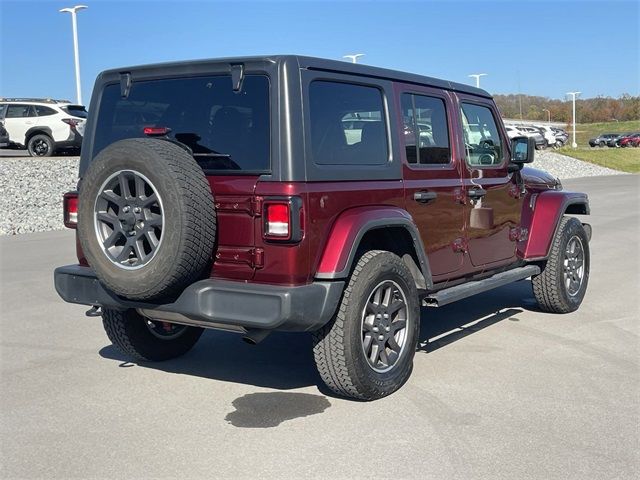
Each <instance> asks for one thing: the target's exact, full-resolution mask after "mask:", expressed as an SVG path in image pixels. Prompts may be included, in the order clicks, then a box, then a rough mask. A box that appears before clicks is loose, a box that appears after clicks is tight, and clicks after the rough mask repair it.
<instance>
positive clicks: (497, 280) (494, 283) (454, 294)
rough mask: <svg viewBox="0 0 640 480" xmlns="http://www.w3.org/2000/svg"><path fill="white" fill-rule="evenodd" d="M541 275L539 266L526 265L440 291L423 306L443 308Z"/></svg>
mask: <svg viewBox="0 0 640 480" xmlns="http://www.w3.org/2000/svg"><path fill="white" fill-rule="evenodd" d="M539 273H540V267H538V266H537V265H526V266H524V267H518V268H514V269H513V270H507V271H506V272H501V273H497V274H495V275H493V276H492V277H489V278H485V279H483V280H476V281H473V282H467V283H463V284H461V285H456V286H455V287H450V288H445V289H442V290H439V291H437V292H435V293H432V294H430V295H427V296H426V297H425V298H424V300H423V301H422V304H423V305H425V306H427V307H442V306H443V305H447V304H449V303H453V302H456V301H458V300H462V299H463V298H467V297H471V296H472V295H476V294H478V293H482V292H486V291H487V290H492V289H494V288H497V287H501V286H503V285H506V284H508V283H512V282H515V281H518V280H524V279H525V278H529V277H530V276H532V275H537V274H539Z"/></svg>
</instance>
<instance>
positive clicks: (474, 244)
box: [457, 94, 523, 269]
mask: <svg viewBox="0 0 640 480" xmlns="http://www.w3.org/2000/svg"><path fill="white" fill-rule="evenodd" d="M457 98H458V102H459V105H458V109H457V111H458V114H459V115H460V122H459V123H460V128H461V129H462V132H461V135H460V139H461V141H463V142H464V152H465V155H464V156H465V165H464V169H463V183H464V185H465V191H466V195H467V197H468V202H467V206H466V213H465V217H466V219H467V225H468V227H467V240H468V251H469V256H470V259H471V263H472V264H473V266H474V267H476V268H478V269H486V268H494V267H497V266H500V265H502V264H507V263H510V262H512V261H513V260H515V255H516V240H517V236H518V235H519V234H520V230H519V226H520V217H521V212H522V202H523V199H522V195H521V192H520V190H519V188H518V186H517V183H516V178H517V177H516V175H515V174H512V173H509V172H508V171H507V166H508V163H509V162H508V159H509V148H508V143H507V136H506V134H505V132H504V130H503V128H502V121H501V119H500V116H499V114H498V112H497V110H496V108H495V105H494V104H493V102H491V101H490V100H488V99H484V98H479V97H474V96H471V95H464V94H457Z"/></svg>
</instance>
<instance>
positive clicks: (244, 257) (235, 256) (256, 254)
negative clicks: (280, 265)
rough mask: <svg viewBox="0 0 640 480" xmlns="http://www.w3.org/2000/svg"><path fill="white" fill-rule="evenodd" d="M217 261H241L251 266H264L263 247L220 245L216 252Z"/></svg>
mask: <svg viewBox="0 0 640 480" xmlns="http://www.w3.org/2000/svg"><path fill="white" fill-rule="evenodd" d="M216 262H217V263H240V264H245V265H249V266H250V267H251V268H262V267H264V249H263V248H237V247H220V248H218V251H217V252H216Z"/></svg>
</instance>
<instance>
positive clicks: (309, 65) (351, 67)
mask: <svg viewBox="0 0 640 480" xmlns="http://www.w3.org/2000/svg"><path fill="white" fill-rule="evenodd" d="M221 64H228V65H229V68H230V66H231V65H239V64H242V65H245V68H247V69H250V68H252V67H253V68H264V67H265V66H266V65H272V66H276V67H279V66H283V65H291V66H294V65H297V66H298V68H302V69H308V70H320V71H326V72H336V73H343V74H350V75H358V76H363V77H371V78H379V79H385V80H390V81H395V82H403V83H411V84H416V85H425V86H430V87H436V88H442V89H445V90H452V91H456V92H461V93H468V94H471V95H478V96H481V97H486V98H491V95H490V94H489V93H488V92H487V91H485V90H482V89H480V88H476V87H472V86H471V85H466V84H463V83H457V82H451V81H449V80H442V79H439V78H434V77H427V76H425V75H418V74H415V73H407V72H401V71H398V70H391V69H387V68H380V67H372V66H369V65H365V64H362V63H349V62H344V61H340V60H329V59H325V58H317V57H307V56H301V55H265V56H247V57H227V58H211V59H201V60H188V61H180V62H167V63H156V64H148V65H137V66H130V67H121V68H114V69H109V70H106V71H104V72H102V74H101V76H102V77H112V76H114V75H118V74H120V73H125V72H129V73H135V72H145V73H146V74H147V75H154V74H158V75H162V74H163V73H167V71H168V70H176V71H185V70H191V69H194V70H199V71H201V70H203V67H205V68H206V66H207V65H211V66H217V67H219V66H220V65H221Z"/></svg>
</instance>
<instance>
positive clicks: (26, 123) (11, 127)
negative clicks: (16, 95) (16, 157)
mask: <svg viewBox="0 0 640 480" xmlns="http://www.w3.org/2000/svg"><path fill="white" fill-rule="evenodd" d="M35 116H36V111H35V109H34V108H33V105H24V104H18V103H10V104H8V105H7V109H6V111H5V117H4V128H6V129H7V132H9V140H10V141H12V142H15V143H19V144H21V145H25V146H26V142H25V137H26V134H27V131H28V130H29V129H30V128H31V127H33V126H35V120H36V119H35Z"/></svg>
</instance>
